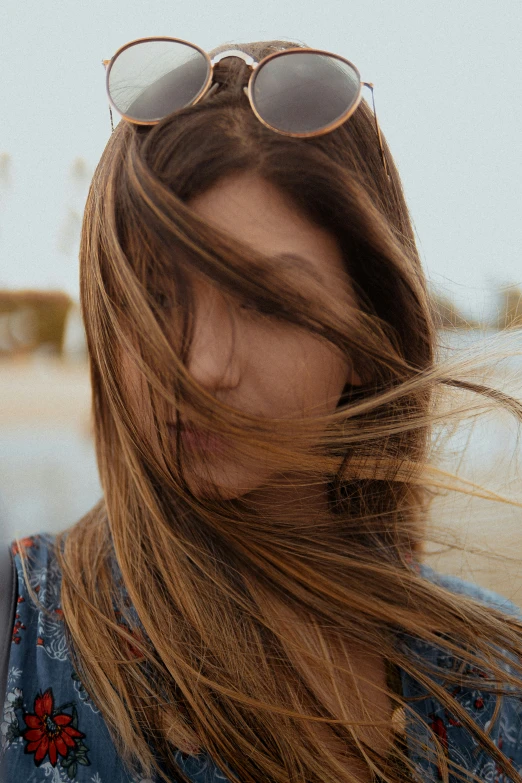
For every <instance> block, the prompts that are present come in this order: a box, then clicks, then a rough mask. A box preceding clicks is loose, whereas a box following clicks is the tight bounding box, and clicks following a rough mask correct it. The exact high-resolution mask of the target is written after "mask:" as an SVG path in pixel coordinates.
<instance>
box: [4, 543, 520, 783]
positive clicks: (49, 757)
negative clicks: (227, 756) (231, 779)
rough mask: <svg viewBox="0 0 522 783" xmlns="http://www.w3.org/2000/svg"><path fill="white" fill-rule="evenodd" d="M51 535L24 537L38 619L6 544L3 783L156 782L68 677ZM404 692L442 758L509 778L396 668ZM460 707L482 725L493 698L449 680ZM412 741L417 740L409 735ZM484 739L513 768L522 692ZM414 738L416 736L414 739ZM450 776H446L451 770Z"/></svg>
mask: <svg viewBox="0 0 522 783" xmlns="http://www.w3.org/2000/svg"><path fill="white" fill-rule="evenodd" d="M53 542H54V537H53V536H51V535H49V534H46V533H42V534H39V535H34V536H30V537H29V538H25V539H23V546H24V547H25V548H26V550H27V552H28V554H29V555H30V561H29V580H30V584H31V586H32V587H33V588H34V590H35V591H36V593H37V594H38V597H39V600H40V601H41V602H42V604H43V605H44V606H46V607H47V608H49V609H51V610H53V613H54V615H55V618H56V619H51V618H49V617H47V616H46V615H45V614H44V613H43V612H42V611H41V609H39V608H38V607H36V606H35V605H34V603H33V602H32V600H31V598H30V596H29V594H28V592H27V589H26V586H25V580H24V576H23V572H22V567H21V562H20V555H19V554H18V552H17V548H16V545H15V544H13V545H12V551H13V554H14V555H15V563H16V567H17V571H18V604H17V611H16V618H15V623H14V628H13V634H12V645H11V654H10V659H9V668H8V681H7V693H6V699H5V703H4V708H3V716H2V723H1V733H0V741H1V748H0V750H1V752H2V755H4V763H5V766H6V774H7V778H6V783H14V782H15V781H16V783H18V781H20V783H21V782H22V781H23V783H37V781H38V782H39V781H44V780H45V781H48V783H61V782H62V781H63V782H64V783H65V781H68V782H69V781H77V782H78V783H156V782H155V781H151V780H150V779H147V778H145V777H140V776H138V777H136V775H132V774H131V773H130V772H129V771H128V770H127V769H126V768H125V767H124V765H123V763H122V761H121V759H120V758H119V757H118V755H117V753H116V750H115V748H114V745H113V743H112V740H111V738H110V736H109V732H108V730H107V727H106V725H105V722H104V720H103V718H102V715H101V714H100V712H99V710H98V709H97V708H96V706H95V705H94V704H93V703H92V701H91V700H90V699H89V696H88V695H87V693H86V691H85V689H84V688H83V686H82V683H81V682H80V680H79V678H78V676H77V675H76V673H75V671H74V669H73V667H72V664H71V660H70V657H69V653H68V649H67V644H66V641H65V636H64V627H63V622H62V621H61V615H62V611H61V608H60V602H59V597H60V579H61V575H60V571H59V567H58V564H57V562H56V560H55V558H54V556H53V552H52V544H53ZM416 567H417V569H418V570H419V571H420V573H421V575H422V576H424V577H425V578H426V579H429V580H431V581H433V582H436V583H438V584H440V585H442V586H444V587H446V588H448V589H450V590H451V591H452V592H454V593H461V594H464V595H469V596H473V597H475V598H477V599H479V600H480V601H482V602H484V603H485V604H487V605H490V606H494V607H497V608H499V609H501V610H503V611H504V612H506V613H510V614H513V615H515V616H518V617H522V613H521V612H520V610H519V609H518V608H517V607H516V606H515V605H514V604H513V603H512V602H511V601H508V600H507V599H505V598H503V597H501V596H500V595H497V594H496V593H493V592H491V591H489V590H486V589H483V588H480V587H478V586H477V585H474V584H471V583H469V582H465V581H463V580H460V579H458V578H456V577H448V576H443V575H441V574H438V573H437V572H435V571H433V570H432V569H431V568H429V567H428V566H425V565H417V566H416ZM409 646H410V648H411V649H412V650H413V651H414V652H415V653H417V654H419V655H422V656H423V657H424V658H430V659H431V660H432V661H433V662H436V663H438V664H439V665H442V666H444V665H447V666H450V665H451V663H450V661H449V660H444V658H445V657H446V659H447V655H446V654H444V653H443V652H442V651H441V650H436V649H435V648H433V647H431V646H428V645H427V644H425V643H423V642H421V641H420V640H415V639H412V641H411V642H410V643H409ZM400 677H401V686H402V693H403V696H404V697H415V696H424V697H423V698H421V699H417V700H416V701H414V702H412V704H413V705H415V707H414V708H415V710H416V711H417V712H418V713H419V714H420V715H421V716H422V717H423V718H424V719H425V720H426V721H427V723H428V724H429V725H431V727H432V728H433V729H434V731H435V733H436V735H437V736H438V737H439V738H440V740H441V743H442V745H443V747H444V749H445V752H446V754H447V756H448V758H449V759H451V760H453V761H457V762H459V763H460V764H461V765H462V766H463V767H464V768H465V769H466V770H469V771H470V772H474V773H475V775H478V777H479V778H480V780H484V781H488V782H490V783H508V781H510V780H511V778H506V777H505V776H503V775H502V774H501V772H500V770H499V769H498V767H497V765H496V763H495V762H494V761H493V760H492V759H491V757H490V756H489V755H488V754H486V752H485V751H484V750H481V749H478V748H477V744H476V742H475V740H474V739H473V738H472V737H471V736H470V735H469V733H468V732H467V731H466V730H465V729H464V727H463V726H462V725H461V723H460V722H459V721H458V720H457V719H456V718H455V717H454V716H452V715H451V714H448V713H447V711H446V710H444V708H443V707H442V705H441V704H439V703H438V702H437V701H435V700H434V699H433V698H432V697H430V696H429V695H428V694H426V692H425V691H423V690H422V688H421V687H420V686H419V684H418V683H417V682H415V681H414V680H412V679H411V678H410V677H409V676H408V675H407V674H406V673H405V672H404V671H402V670H401V672H400ZM453 693H454V695H456V698H457V699H458V700H459V702H460V704H461V705H462V706H463V707H464V708H465V709H467V710H468V711H469V712H470V713H472V714H473V717H474V718H475V719H476V720H478V721H479V723H480V725H481V727H482V728H487V727H488V725H489V723H490V721H491V717H492V714H493V708H494V702H495V698H494V696H493V695H491V694H488V693H486V692H481V691H477V690H474V691H470V690H466V689H464V688H460V687H456V688H454V691H453ZM417 739H419V738H418V737H417ZM492 739H493V741H494V742H495V743H496V745H497V747H499V748H501V749H502V751H503V752H504V753H505V754H506V756H507V757H508V758H510V759H511V761H512V763H513V765H514V768H515V769H516V770H517V772H518V773H519V774H522V699H520V698H518V697H515V696H512V697H511V696H509V697H507V698H504V700H503V705H502V708H501V715H500V719H498V720H496V721H495V722H494V725H493V730H492ZM415 745H416V743H415ZM406 747H407V748H408V755H409V757H410V759H411V760H412V761H413V762H414V764H415V769H416V770H417V773H418V779H419V781H437V780H440V773H439V770H437V768H436V767H435V766H434V765H433V764H431V763H430V762H428V761H425V760H423V759H421V758H419V757H418V756H416V754H415V746H414V745H412V743H411V738H410V737H409V736H406ZM176 759H177V761H178V762H179V764H180V766H181V767H182V768H183V769H184V771H185V772H186V774H187V775H188V776H189V777H190V779H191V780H193V781H194V783H204V782H205V783H218V781H224V783H226V781H227V778H226V776H225V775H224V774H223V773H222V772H221V771H220V770H219V769H218V768H217V767H216V766H215V764H214V763H213V762H212V760H211V759H210V757H208V756H207V755H205V754H200V755H195V756H189V755H187V754H184V753H182V752H181V751H178V752H177V754H176ZM450 780H451V781H455V778H454V777H452V776H450Z"/></svg>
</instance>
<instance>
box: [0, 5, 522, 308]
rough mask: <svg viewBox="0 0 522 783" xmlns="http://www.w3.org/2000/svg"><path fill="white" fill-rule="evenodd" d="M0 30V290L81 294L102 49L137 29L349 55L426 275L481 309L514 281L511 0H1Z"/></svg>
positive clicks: (517, 110)
mask: <svg viewBox="0 0 522 783" xmlns="http://www.w3.org/2000/svg"><path fill="white" fill-rule="evenodd" d="M0 30H1V31H2V42H1V46H0V287H9V288H17V287H41V288H59V289H63V290H65V291H68V292H69V293H71V294H72V295H73V296H75V297H76V296H77V294H78V258H77V256H78V238H79V225H80V219H81V214H82V211H83V205H84V203H85V197H86V192H87V186H88V183H89V180H90V177H91V176H92V172H93V170H94V167H95V166H96V164H97V162H98V160H99V158H100V156H101V154H102V152H103V149H104V147H105V144H106V143H107V140H108V138H109V135H110V130H111V128H110V118H109V110H108V102H107V99H106V93H105V79H104V68H103V66H102V65H101V60H102V59H103V58H110V57H111V56H112V55H113V54H114V52H115V51H116V49H118V48H119V47H120V46H121V45H123V44H124V43H127V42H128V41H131V40H133V39H135V38H141V37H144V36H148V35H168V36H172V37H176V38H184V39H186V40H189V41H193V42H194V43H197V44H198V45H200V46H202V47H203V48H206V49H207V50H208V49H211V48H213V47H214V46H217V45H219V44H221V43H225V42H229V43H230V44H231V45H232V44H234V43H239V42H242V41H257V40H268V39H272V38H286V39H292V40H296V41H299V42H302V43H305V44H307V45H309V46H311V47H314V48H318V49H326V50H328V51H332V52H336V53H338V54H341V55H343V56H344V57H347V58H348V59H349V60H351V61H352V62H354V63H355V65H356V66H357V67H358V69H359V71H360V73H361V76H362V79H363V80H364V81H370V82H373V83H374V85H375V102H376V108H377V116H378V118H379V122H380V125H381V128H382V131H383V133H384V134H385V135H386V137H387V139H388V142H389V144H390V147H391V150H392V153H393V155H394V157H395V160H396V162H397V164H398V167H399V171H400V172H401V176H402V179H403V183H404V187H405V192H406V198H407V202H408V206H409V208H410V211H411V214H412V218H413V221H414V226H415V229H416V233H417V239H418V242H419V248H420V251H421V255H422V259H423V262H424V265H425V268H426V270H427V273H428V277H429V278H430V280H431V282H432V284H433V285H434V287H436V288H437V289H439V290H440V291H441V292H444V293H447V294H450V295H451V296H452V297H453V298H454V299H455V301H456V302H457V304H458V305H459V306H461V307H463V308H465V310H466V311H467V313H469V314H470V315H479V316H480V315H483V314H487V313H488V312H491V308H492V306H493V304H494V300H493V298H492V295H491V289H492V286H494V285H498V284H504V285H505V284H514V283H518V284H522V251H521V248H522V90H521V84H522V65H521V48H522V47H521V43H522V3H521V2H520V0H502V2H498V1H497V2H491V1H490V0H487V1H485V0H437V2H432V0H430V1H429V2H425V1H424V0H423V1H422V2H421V1H420V0H396V2H378V1H377V0H373V2H372V0H328V1H327V3H326V4H324V5H323V4H319V3H317V2H315V0H313V1H312V0H302V1H301V2H297V0H286V2H281V0H268V2H257V3H252V4H250V5H248V4H245V2H244V0H242V1H241V2H238V0H226V2H217V3H210V2H208V0H206V1H205V0H191V2H189V3H176V2H170V3H169V2H166V0H147V2H137V0H110V2H109V1H108V0H103V2H102V0H89V2H85V3H80V2H79V0H73V2H71V0H67V2H65V0H52V2H50V1H49V0H48V1H47V2H37V1H36V0H28V2H26V3H23V4H22V3H20V2H19V1H18V0H16V1H15V0H1V4H0ZM364 95H365V97H366V98H367V100H368V101H369V102H370V103H371V93H370V91H369V90H367V89H366V88H364ZM117 119H118V115H116V114H115V113H114V120H115V122H116V121H117ZM78 158H83V159H84V160H85V162H86V168H85V170H84V172H83V185H82V184H81V181H80V184H78V181H77V180H76V184H75V181H74V180H73V178H72V176H71V172H72V167H73V164H74V161H75V160H77V159H78ZM81 173H82V172H81V171H80V174H81Z"/></svg>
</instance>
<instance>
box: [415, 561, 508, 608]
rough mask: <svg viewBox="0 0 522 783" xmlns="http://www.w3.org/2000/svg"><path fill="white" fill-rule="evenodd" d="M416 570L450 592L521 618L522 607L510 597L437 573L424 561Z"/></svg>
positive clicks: (456, 577) (458, 578)
mask: <svg viewBox="0 0 522 783" xmlns="http://www.w3.org/2000/svg"><path fill="white" fill-rule="evenodd" d="M418 572H419V573H420V574H421V576H423V577H424V578H425V579H428V580H429V581H430V582H433V583H434V584H438V585H440V586H441V587H445V588H446V589H447V590H450V591H451V592H452V593H456V594H460V595H466V596H469V597H470V598H474V599H476V600H477V601H480V602H481V603H483V604H486V605H487V606H491V607H492V608H493V609H499V610H500V611H501V612H504V613H506V614H510V615H513V616H514V617H518V618H520V619H522V609H521V608H520V607H519V606H517V605H516V604H515V603H513V601H511V599H509V598H506V597H505V596H503V595H501V594H500V593H496V592H495V591H493V590H489V589H488V588H487V587H482V586H481V585H478V584H475V583H474V582H469V581H467V580H465V579H461V578H460V577H458V576H454V575H452V574H442V573H439V572H438V571H436V570H435V569H433V568H431V566H429V565H427V564H426V563H419V564H418Z"/></svg>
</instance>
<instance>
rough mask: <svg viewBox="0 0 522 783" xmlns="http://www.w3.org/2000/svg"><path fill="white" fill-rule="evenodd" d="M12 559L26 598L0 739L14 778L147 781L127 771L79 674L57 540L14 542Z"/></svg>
mask: <svg viewBox="0 0 522 783" xmlns="http://www.w3.org/2000/svg"><path fill="white" fill-rule="evenodd" d="M21 550H23V553H22V551H21ZM11 552H12V554H13V560H14V563H15V566H16V574H17V581H18V596H17V603H16V614H15V622H14V627H13V629H12V633H11V650H10V655H9V663H8V676H7V690H6V698H5V702H4V706H3V716H2V723H1V733H0V741H1V743H2V747H1V752H2V753H3V754H5V755H4V764H5V767H6V774H7V779H8V780H24V781H27V783H36V782H37V781H40V780H42V781H43V780H47V779H48V778H49V777H51V778H52V780H53V781H57V782H58V781H64V782H65V781H68V783H70V782H71V781H78V782H80V781H89V783H90V782H91V781H96V783H106V782H107V783H108V782H109V781H111V783H112V781H116V782H117V783H130V782H131V781H134V780H136V781H138V780H140V778H139V777H138V778H133V777H132V776H130V775H129V774H128V773H127V772H126V771H125V770H124V768H123V766H122V765H121V762H120V761H119V759H118V757H117V755H116V751H115V748H114V745H113V743H112V740H111V738H110V736H109V733H108V730H107V727H106V724H105V722H104V721H103V719H102V717H101V714H100V712H99V710H98V708H97V707H96V706H95V704H94V703H93V702H92V701H91V699H90V698H89V696H88V694H87V692H86V691H85V689H84V687H83V685H82V683H81V681H80V679H79V677H78V675H77V674H76V672H75V670H74V668H73V665H72V660H71V657H70V654H69V650H68V645H67V640H66V636H65V628H64V623H63V613H62V608H61V603H60V588H61V572H60V567H59V563H58V560H57V558H56V555H55V536H54V535H52V534H49V533H37V534H35V535H32V536H28V537H26V538H23V539H21V540H20V541H19V542H16V541H13V542H12V543H11ZM22 554H23V555H24V557H22ZM29 588H31V590H32V591H33V592H34V595H35V596H36V598H37V601H34V600H33V596H32V595H31V591H30V589H29Z"/></svg>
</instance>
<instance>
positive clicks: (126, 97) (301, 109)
mask: <svg viewBox="0 0 522 783" xmlns="http://www.w3.org/2000/svg"><path fill="white" fill-rule="evenodd" d="M232 56H233V57H240V58H241V59H242V60H244V62H245V63H246V64H247V65H248V67H249V68H250V69H251V74H250V78H249V80H248V86H246V87H244V88H243V90H244V92H245V94H246V95H247V97H248V100H249V101H250V106H251V108H252V111H253V112H254V114H255V116H256V117H257V119H258V120H259V121H260V122H261V123H262V124H263V125H265V126H266V127H267V128H270V129H271V130H272V131H274V132H275V133H280V134H282V135H284V136H293V137H295V138H310V137H313V136H322V135H323V134H325V133H329V132H330V131H333V130H335V128H338V127H339V126H340V125H342V124H343V123H344V122H346V120H348V119H349V117H351V115H352V114H353V113H354V111H355V110H356V109H357V107H358V105H359V103H360V102H361V99H362V87H363V86H366V87H370V89H371V91H372V101H373V114H374V118H375V129H376V132H377V138H378V141H379V148H380V153H381V158H382V162H383V165H384V170H385V172H386V174H387V176H388V177H389V176H390V175H389V172H388V167H387V165H386V157H385V155H384V149H383V144H382V138H381V132H380V129H379V123H378V122H377V114H376V111H375V100H374V98H373V84H372V83H371V82H362V81H361V77H360V74H359V71H358V70H357V68H356V67H355V65H354V64H353V63H351V62H350V61H349V60H347V59H345V58H344V57H341V56H340V55H338V54H332V53H331V52H325V51H323V50H321V49H308V48H306V49H304V48H299V49H297V48H292V49H284V50H282V51H279V52H274V53H273V54H269V55H268V56H267V57H264V58H263V59H262V60H261V61H259V62H258V61H257V60H255V59H254V58H253V57H251V56H250V55H249V54H246V53H245V52H242V51H240V50H237V49H227V51H224V52H219V54H217V55H216V56H215V57H214V58H213V59H212V60H211V59H210V56H209V55H208V54H207V52H205V51H204V50H203V49H201V48H200V47H199V46H196V45H195V44H192V43H189V42H188V41H184V40H182V39H180V38H166V37H162V38H138V39H136V40H135V41H131V42H130V43H127V44H125V45H124V46H122V47H120V48H119V49H118V51H117V52H116V54H114V55H113V56H112V58H111V59H110V60H102V63H103V65H104V67H105V68H106V86H107V95H108V97H109V113H110V117H111V128H112V130H113V131H114V125H113V122H112V111H111V107H112V108H113V109H115V110H116V111H117V112H118V114H120V115H121V117H122V118H123V119H124V120H127V122H132V123H135V124H136V125H155V124H156V123H158V122H160V121H161V120H162V119H163V118H164V117H166V116H167V115H169V114H171V113H173V112H176V111H179V110H180V109H184V108H185V107H187V106H193V105H194V104H196V103H199V102H200V101H201V100H203V98H205V97H207V96H210V95H212V94H213V93H214V92H215V91H216V90H217V88H218V87H219V82H214V81H213V77H214V67H215V66H216V65H217V63H219V62H220V60H222V59H223V58H225V57H232Z"/></svg>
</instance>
